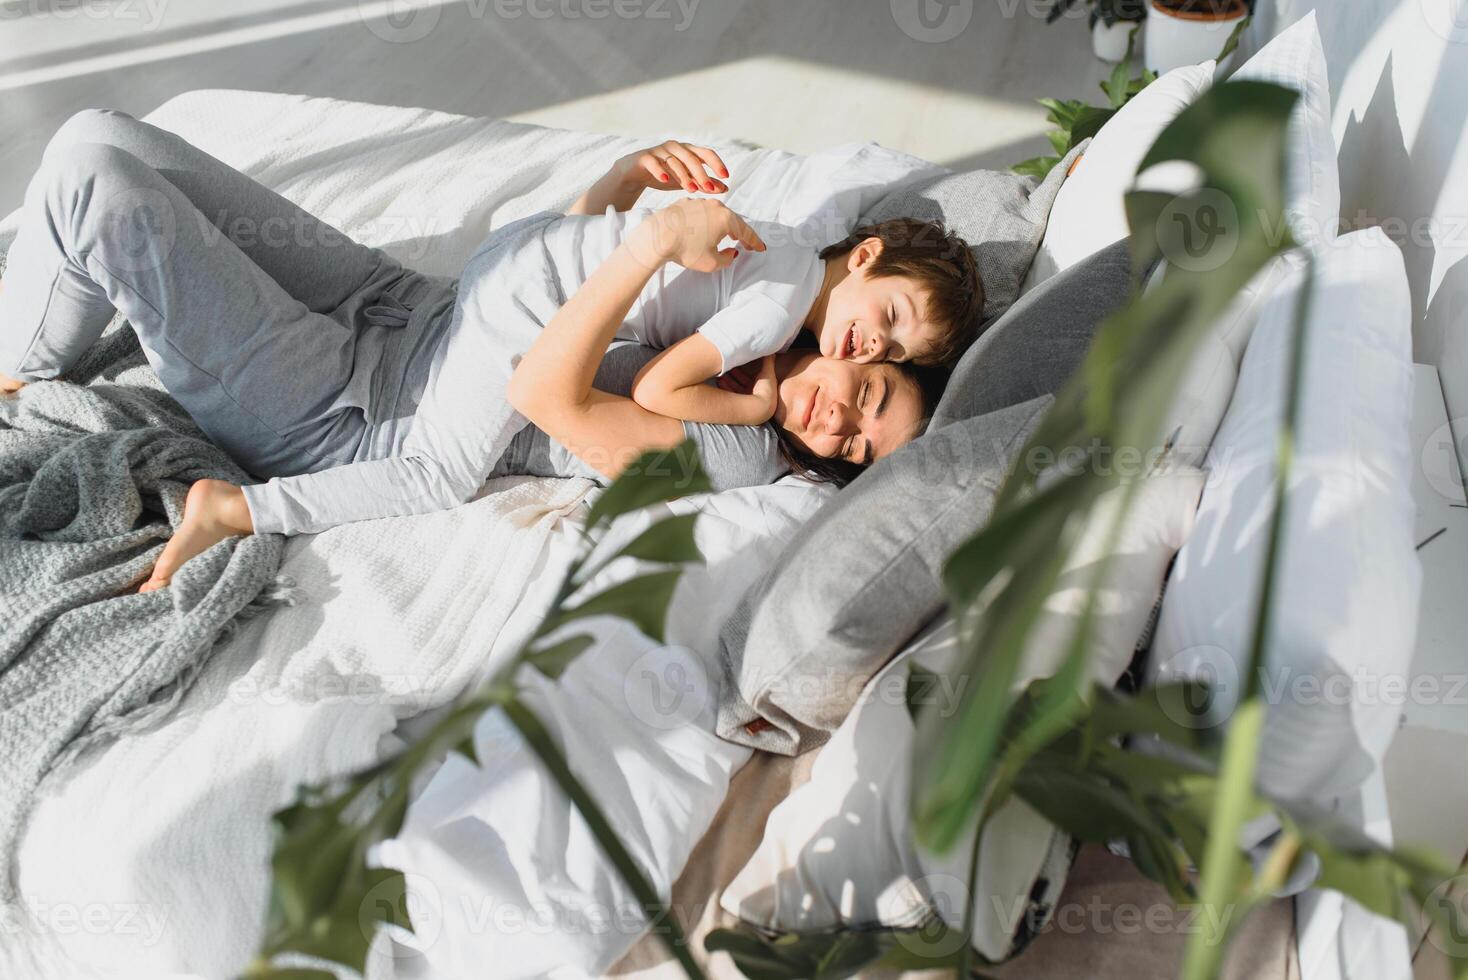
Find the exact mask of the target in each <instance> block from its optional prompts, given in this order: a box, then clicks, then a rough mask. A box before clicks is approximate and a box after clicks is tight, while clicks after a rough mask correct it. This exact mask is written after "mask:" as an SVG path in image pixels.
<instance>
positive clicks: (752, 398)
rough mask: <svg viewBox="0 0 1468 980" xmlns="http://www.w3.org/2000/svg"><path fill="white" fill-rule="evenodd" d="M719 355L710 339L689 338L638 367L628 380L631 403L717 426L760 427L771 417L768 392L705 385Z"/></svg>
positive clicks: (719, 364)
mask: <svg viewBox="0 0 1468 980" xmlns="http://www.w3.org/2000/svg"><path fill="white" fill-rule="evenodd" d="M723 363H724V357H723V355H722V354H721V353H719V349H718V348H717V347H715V346H714V343H713V341H711V340H709V339H708V338H707V337H705V336H704V335H703V334H697V333H696V334H692V335H690V336H688V337H685V338H683V339H682V340H680V341H678V342H677V343H676V344H674V345H673V346H672V347H669V348H668V349H667V350H665V351H663V352H662V353H661V354H659V355H658V356H657V357H654V358H653V359H652V360H650V361H648V362H647V363H646V364H645V365H643V367H642V370H640V371H638V372H637V378H636V379H635V380H634V381H633V382H632V400H633V401H635V402H637V404H639V405H641V406H642V407H643V408H645V409H647V410H648V411H650V412H657V413H658V414H659V415H667V416H670V417H671V418H675V419H682V420H684V421H685V422H709V423H715V424H719V425H762V424H763V423H765V422H768V421H769V420H770V416H771V415H773V414H775V399H774V398H773V397H772V395H773V389H771V390H768V391H766V390H763V389H762V390H761V391H760V393H759V394H748V395H745V394H739V393H738V392H734V391H725V390H723V389H721V388H718V387H715V386H714V385H710V384H706V382H707V381H708V380H709V379H710V378H713V377H717V376H718V374H719V370H720V368H722V367H723Z"/></svg>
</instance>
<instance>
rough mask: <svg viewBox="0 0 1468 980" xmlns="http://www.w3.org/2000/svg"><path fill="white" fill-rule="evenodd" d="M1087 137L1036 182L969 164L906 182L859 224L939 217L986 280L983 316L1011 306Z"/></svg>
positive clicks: (983, 279)
mask: <svg viewBox="0 0 1468 980" xmlns="http://www.w3.org/2000/svg"><path fill="white" fill-rule="evenodd" d="M1089 142H1090V140H1085V141H1083V142H1081V143H1080V144H1079V145H1077V146H1076V147H1074V148H1072V149H1071V151H1070V152H1069V153H1068V154H1066V156H1065V159H1064V160H1062V161H1061V162H1060V163H1059V164H1058V165H1057V166H1056V167H1055V168H1054V169H1053V170H1051V171H1050V173H1049V174H1048V175H1046V177H1045V179H1044V180H1043V181H1041V182H1040V183H1038V184H1037V183H1036V182H1035V179H1034V178H1033V177H1022V176H1020V175H1019V174H1015V173H1005V172H1000V171H997V170H969V171H965V172H964V173H958V174H946V175H944V176H942V177H934V178H931V179H929V180H925V181H920V182H918V183H915V184H905V185H903V186H902V187H899V188H898V189H897V190H894V191H893V192H892V193H890V194H888V195H887V196H886V197H884V198H882V199H881V200H879V201H878V202H877V203H876V204H873V205H872V206H871V207H870V208H868V209H867V211H866V213H864V214H863V215H861V217H860V219H858V223H859V224H863V225H865V224H875V223H876V222H878V221H885V220H887V219H888V218H918V219H919V220H922V221H940V220H941V221H942V222H943V224H944V225H945V226H946V227H947V228H948V230H949V231H951V232H954V233H955V234H957V235H958V236H959V237H961V238H962V239H963V240H964V241H966V242H968V243H969V247H970V248H971V249H972V250H973V253H974V258H975V259H976V260H977V261H978V264H979V279H980V280H981V281H982V282H983V284H984V312H983V318H984V319H985V320H991V319H993V318H994V317H996V316H998V315H999V314H1001V313H1003V312H1004V311H1005V310H1007V309H1009V307H1010V305H1012V304H1013V303H1014V301H1015V299H1016V298H1018V296H1019V290H1020V286H1021V284H1023V283H1024V280H1025V276H1026V275H1028V274H1029V271H1030V263H1031V262H1033V261H1034V259H1035V252H1036V250H1037V249H1039V247H1040V239H1041V238H1043V237H1044V235H1045V224H1046V222H1048V221H1049V220H1050V206H1051V205H1053V204H1054V203H1055V195H1056V194H1058V193H1060V185H1061V183H1062V182H1063V181H1064V180H1065V175H1066V171H1068V170H1069V169H1070V165H1071V163H1072V162H1074V161H1075V158H1076V157H1077V156H1079V155H1080V154H1081V153H1083V152H1085V148H1086V145H1087V144H1088V143H1089Z"/></svg>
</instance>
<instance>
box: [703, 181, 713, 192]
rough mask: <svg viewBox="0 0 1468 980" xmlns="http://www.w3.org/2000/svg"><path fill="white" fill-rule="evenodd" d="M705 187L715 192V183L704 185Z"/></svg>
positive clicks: (710, 182)
mask: <svg viewBox="0 0 1468 980" xmlns="http://www.w3.org/2000/svg"><path fill="white" fill-rule="evenodd" d="M703 186H705V187H707V188H708V189H709V190H713V189H714V182H713V181H709V182H708V183H707V184H704V185H703Z"/></svg>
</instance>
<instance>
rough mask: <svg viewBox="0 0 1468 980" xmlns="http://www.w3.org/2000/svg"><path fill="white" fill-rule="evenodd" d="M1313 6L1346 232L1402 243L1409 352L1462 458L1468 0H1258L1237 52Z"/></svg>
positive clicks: (1467, 342)
mask: <svg viewBox="0 0 1468 980" xmlns="http://www.w3.org/2000/svg"><path fill="white" fill-rule="evenodd" d="M1312 9H1313V10H1315V12H1316V18H1317V19H1318V21H1319V24H1320V32H1321V38H1322V40H1323V41H1324V43H1325V55H1326V61H1327V62H1328V63H1329V66H1330V88H1331V99H1332V106H1333V116H1334V130H1335V140H1336V147H1337V149H1338V150H1339V153H1340V171H1341V217H1342V222H1343V225H1342V226H1343V228H1344V229H1346V230H1349V229H1351V228H1356V227H1360V226H1363V225H1373V224H1380V225H1382V227H1383V228H1384V229H1385V230H1386V231H1387V232H1388V234H1390V235H1391V237H1392V238H1393V239H1394V240H1396V242H1397V243H1398V244H1399V245H1401V246H1402V250H1403V254H1404V256H1405V258H1406V263H1407V275H1408V277H1409V279H1410V280H1411V283H1412V306H1413V310H1412V312H1413V324H1414V337H1415V341H1416V357H1417V360H1418V361H1420V362H1422V363H1427V364H1435V365H1437V367H1438V370H1439V372H1440V373H1441V375H1442V380H1443V386H1444V389H1445V394H1446V398H1447V403H1448V412H1449V414H1450V416H1452V418H1453V419H1454V421H1455V430H1456V435H1457V439H1458V445H1459V455H1460V457H1465V456H1468V451H1465V450H1468V138H1465V132H1468V127H1465V122H1468V0H1259V4H1258V8H1257V9H1256V12H1255V18H1254V23H1253V25H1251V28H1250V30H1249V32H1248V36H1247V37H1246V38H1245V39H1244V44H1243V45H1242V47H1243V48H1244V50H1243V51H1242V52H1241V53H1242V54H1245V55H1247V54H1248V53H1250V52H1252V51H1253V50H1256V49H1257V48H1258V47H1259V46H1260V45H1261V44H1262V43H1263V42H1264V41H1265V40H1267V39H1268V38H1270V37H1272V36H1274V35H1275V34H1276V33H1278V32H1279V31H1280V30H1282V29H1284V28H1285V27H1288V26H1289V25H1290V24H1292V23H1294V22H1295V21H1296V20H1298V19H1299V18H1300V17H1301V16H1302V15H1304V14H1305V13H1306V12H1307V11H1309V10H1312Z"/></svg>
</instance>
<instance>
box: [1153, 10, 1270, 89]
mask: <svg viewBox="0 0 1468 980" xmlns="http://www.w3.org/2000/svg"><path fill="white" fill-rule="evenodd" d="M1248 13H1249V11H1248V9H1247V8H1246V7H1245V6H1244V5H1243V4H1242V3H1240V4H1239V5H1238V8H1237V9H1236V10H1235V11H1234V12H1233V13H1231V14H1227V15H1224V16H1223V17H1216V18H1215V17H1207V18H1205V17H1202V16H1197V15H1193V16H1179V15H1177V14H1175V13H1172V12H1171V11H1169V10H1167V9H1166V8H1163V7H1159V6H1158V5H1157V3H1156V0H1153V3H1152V7H1151V9H1150V10H1148V11H1147V36H1146V38H1144V41H1145V43H1144V44H1143V45H1142V51H1143V56H1142V57H1143V61H1144V62H1145V63H1146V65H1147V67H1148V68H1150V69H1152V70H1153V71H1155V72H1156V73H1157V74H1159V75H1161V74H1163V73H1164V72H1169V71H1172V70H1173V69H1174V68H1181V67H1182V66H1183V65H1196V64H1198V62H1200V61H1207V60H1208V59H1210V58H1217V57H1218V52H1220V51H1222V50H1223V46H1224V44H1225V43H1227V42H1228V36H1229V35H1230V34H1232V33H1233V29H1234V28H1235V27H1237V26H1239V21H1241V20H1243V19H1244V18H1245V17H1246V16H1248ZM1232 57H1233V56H1232V55H1230V56H1229V58H1226V59H1224V62H1223V63H1221V64H1220V65H1219V66H1218V67H1219V68H1220V69H1223V68H1224V67H1225V66H1226V65H1227V62H1228V61H1229V60H1230V59H1231V58H1232Z"/></svg>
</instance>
